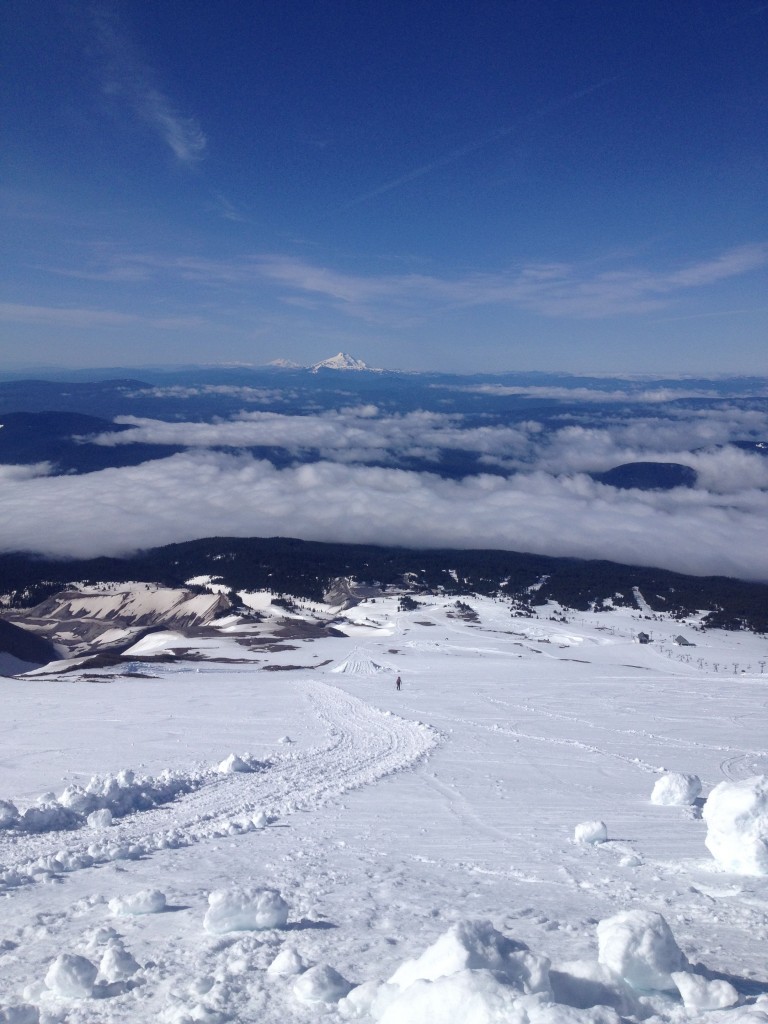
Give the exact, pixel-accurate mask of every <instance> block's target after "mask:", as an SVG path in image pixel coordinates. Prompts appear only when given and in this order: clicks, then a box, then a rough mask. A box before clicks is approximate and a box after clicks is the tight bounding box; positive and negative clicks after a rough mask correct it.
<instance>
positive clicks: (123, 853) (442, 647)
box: [0, 592, 768, 1024]
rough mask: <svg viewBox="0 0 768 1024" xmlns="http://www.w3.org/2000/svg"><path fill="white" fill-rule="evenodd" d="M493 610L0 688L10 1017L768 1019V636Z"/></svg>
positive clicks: (137, 661)
mask: <svg viewBox="0 0 768 1024" xmlns="http://www.w3.org/2000/svg"><path fill="white" fill-rule="evenodd" d="M161 596H162V595H161ZM150 597H151V598H152V601H153V602H154V601H155V600H156V595H154V594H149V593H148V595H147V600H149V598H150ZM72 600H75V598H72ZM77 600H80V601H84V602H88V604H89V608H90V609H91V611H93V608H94V607H100V606H99V604H98V602H99V597H98V595H97V594H96V593H90V592H88V593H86V592H83V593H82V594H81V595H80V596H79V597H77ZM206 600H207V598H206ZM470 600H471V607H472V610H473V611H474V612H475V613H476V618H474V619H473V618H472V617H468V618H457V617H455V615H454V614H452V612H454V611H455V599H451V600H449V599H448V598H445V599H442V598H429V597H423V596H420V598H419V602H420V607H419V608H418V610H417V611H415V612H404V611H400V610H399V609H398V602H397V599H396V598H394V597H393V598H391V599H390V598H377V599H376V600H375V601H368V602H364V603H362V604H360V605H358V606H357V607H355V608H354V609H350V610H349V612H348V613H340V612H339V610H338V608H337V609H334V610H333V611H332V612H331V611H328V610H326V611H325V612H324V611H323V609H322V608H319V607H318V608H315V609H314V610H308V609H302V615H303V616H304V618H303V619H300V618H299V617H298V616H297V618H296V621H297V623H298V627H300V628H298V627H297V632H296V636H295V638H294V637H292V636H290V635H289V633H287V632H286V627H285V621H286V620H285V618H284V616H283V611H279V613H278V612H275V621H276V616H277V614H279V615H280V621H281V625H280V630H281V632H280V633H279V635H278V634H275V635H273V636H271V635H270V633H269V630H270V629H271V628H272V627H271V625H270V623H271V620H270V616H271V615H273V612H272V611H271V610H270V609H271V608H272V605H271V603H270V600H269V595H263V599H262V598H260V607H261V608H262V609H263V616H262V618H261V619H260V620H259V621H258V622H256V623H253V624H251V625H249V624H248V623H238V622H237V621H234V620H232V621H230V620H227V623H226V624H225V625H222V626H221V629H220V632H219V634H217V633H216V630H215V629H213V628H211V629H208V631H207V632H206V633H205V636H203V637H197V638H195V637H191V636H187V637H183V636H182V634H181V633H177V632H174V631H173V627H172V628H171V629H169V628H168V627H167V626H166V627H165V632H164V635H161V636H158V634H154V636H155V639H154V640H152V639H151V636H152V635H150V636H148V637H147V642H146V643H144V644H143V646H140V647H138V649H137V646H138V645H134V648H133V650H132V652H131V653H130V655H129V656H128V659H127V660H126V663H125V665H117V666H115V667H113V668H105V669H93V668H90V669H88V670H87V671H86V670H85V669H84V670H83V671H82V672H80V673H78V672H77V671H74V672H72V671H70V672H68V673H66V674H63V675H61V676H57V675H56V671H57V668H56V666H52V667H51V668H50V670H49V671H48V672H47V673H44V674H40V673H38V674H36V675H34V676H27V677H25V678H23V679H0V699H1V700H2V708H3V725H4V728H3V746H2V752H1V753H0V901H1V902H0V905H1V906H2V914H0V1022H2V1024H10V1022H13V1024H129V1022H130V1024H192V1022H205V1024H228V1022H232V1024H256V1022H258V1024H309V1022H310V1021H311V1022H314V1021H317V1020H322V1021H327V1022H328V1024H334V1022H343V1021H360V1022H362V1024H372V1022H379V1024H443V1022H445V1024H510V1022H513V1024H620V1022H622V1021H624V1022H626V1021H631V1022H638V1024H639V1022H641V1021H648V1022H649V1024H687V1022H691V1024H694V1022H695V1024H700V1022H701V1021H702V1019H706V1020H709V1021H711V1024H761V1022H764V1021H765V1019H766V1016H768V969H766V960H765V948H766V943H767V942H768V865H767V864H766V861H765V859H764V858H765V857H766V849H767V847H766V841H767V836H766V833H767V831H768V829H767V828H766V820H767V818H768V813H767V810H766V802H767V800H768V781H766V775H768V751H766V741H765V719H764V713H763V712H764V705H765V702H766V690H767V688H768V672H766V671H765V668H766V653H767V651H768V648H767V647H766V641H765V638H761V637H756V636H753V635H750V634H747V633H743V632H742V633H722V632H718V631H709V632H700V631H698V630H697V628H696V627H697V618H696V616H693V617H692V618H691V620H690V621H689V622H685V623H681V622H679V621H676V620H666V619H665V618H664V617H663V616H658V615H656V616H655V617H654V618H653V619H652V620H650V621H649V615H650V611H649V609H648V608H647V605H646V606H645V607H644V602H641V601H639V600H638V601H637V605H638V607H637V608H635V609H623V608H617V609H614V610H612V611H600V612H596V613H594V612H589V613H586V612H585V613H573V612H570V611H567V610H566V611H565V612H564V611H563V609H561V608H559V607H545V608H542V609H540V611H539V616H538V618H530V617H519V616H518V615H517V614H516V613H515V612H514V611H513V610H512V609H511V608H510V606H509V605H508V604H505V603H504V602H502V601H493V600H490V599H479V598H471V599H470ZM83 607H85V605H84V606H83ZM105 613H106V608H105ZM174 614H175V612H174ZM324 614H325V615H326V616H327V617H328V619H329V620H330V617H331V616H332V623H333V626H334V634H331V635H329V634H327V633H325V634H324V633H323V631H322V630H316V631H315V632H316V633H317V635H316V636H315V634H314V633H313V632H312V630H311V629H310V628H308V627H311V626H312V622H313V621H314V620H313V617H314V619H316V620H317V621H318V622H319V623H320V624H322V616H323V615H324ZM345 615H346V618H345ZM564 619H565V620H567V621H563V620H564ZM158 624H159V626H160V629H161V630H162V628H163V624H162V622H159V623H158ZM681 629H685V632H686V635H689V634H691V635H695V637H696V648H695V650H693V651H691V650H686V649H681V648H680V647H678V646H676V645H675V643H674V638H675V636H677V635H678V634H679V633H680V631H681ZM232 630H235V631H237V632H231V631H232ZM249 630H250V632H249ZM640 631H643V632H647V633H649V634H650V635H651V642H650V643H649V644H642V645H641V644H638V643H637V635H638V633H639V632H640ZM225 633H226V635H224V634H225ZM345 634H346V635H345ZM234 636H236V637H241V636H242V637H245V639H246V641H247V640H248V639H249V637H253V638H255V641H257V642H256V643H255V646H254V648H253V650H249V649H248V648H247V647H241V648H240V649H241V650H242V651H244V656H245V657H247V658H248V659H249V660H247V661H242V662H235V661H234V660H233V657H232V653H233V651H236V650H237V646H238V642H237V641H236V640H233V639H232V637H234ZM350 636H354V639H353V640H350V639H349V637H350ZM219 637H221V639H219ZM139 643H142V642H141V641H140V642H139ZM354 645H357V646H354ZM169 649H172V650H173V651H174V652H175V656H174V657H173V658H172V659H169V657H168V655H167V653H166V652H167V651H168V650H169ZM186 650H190V651H191V650H194V659H192V657H191V655H190V656H189V657H190V660H185V657H187V655H185V653H184V652H185V651H186ZM217 658H218V659H221V660H219V661H217ZM341 666H344V668H343V670H342V671H334V669H338V668H340V667H341ZM397 676H400V677H401V680H402V689H401V690H400V691H397V690H396V688H395V679H396V678H397ZM289 737H290V742H289ZM673 769H674V770H673ZM681 780H683V781H681ZM692 780H699V781H700V785H701V791H700V793H701V795H700V796H699V791H698V790H697V787H696V781H692ZM662 784H663V785H662ZM657 787H658V793H657V792H656V790H657ZM694 790H696V792H695V793H694ZM652 793H656V796H652V795H651V794H652ZM661 796H663V799H661ZM657 797H658V798H659V799H657ZM705 798H706V804H704V808H703V812H702V811H701V809H700V808H701V805H702V803H703V801H704V799H705ZM579 830H582V832H583V834H582V836H581V839H580V841H574V840H576V839H579Z"/></svg>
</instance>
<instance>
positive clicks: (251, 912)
mask: <svg viewBox="0 0 768 1024" xmlns="http://www.w3.org/2000/svg"><path fill="white" fill-rule="evenodd" d="M208 904H209V906H208V910H207V911H206V913H205V918H204V919H203V926H204V928H205V930H206V931H207V932H211V933H212V934H214V935H222V934H224V933H225V932H239V931H258V930H260V929H264V928H282V927H283V926H284V925H285V924H286V922H287V921H288V904H287V903H286V902H285V900H284V899H283V897H282V896H281V895H280V893H279V892H278V891H277V890H276V889H217V890H216V891H214V892H212V893H211V894H210V895H209V897H208Z"/></svg>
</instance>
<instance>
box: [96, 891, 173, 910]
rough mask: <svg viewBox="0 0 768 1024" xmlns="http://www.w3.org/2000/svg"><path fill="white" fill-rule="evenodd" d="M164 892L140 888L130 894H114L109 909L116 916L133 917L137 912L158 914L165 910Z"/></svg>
mask: <svg viewBox="0 0 768 1024" xmlns="http://www.w3.org/2000/svg"><path fill="white" fill-rule="evenodd" d="M165 903H166V900H165V893H164V892H160V890H159V889H142V890H141V891H140V892H135V893H133V895H131V896H115V897H114V898H113V899H111V900H110V901H109V904H108V906H109V909H110V911H111V913H113V914H114V915H115V916H116V917H135V916H138V915H139V914H159V913H161V911H163V910H165Z"/></svg>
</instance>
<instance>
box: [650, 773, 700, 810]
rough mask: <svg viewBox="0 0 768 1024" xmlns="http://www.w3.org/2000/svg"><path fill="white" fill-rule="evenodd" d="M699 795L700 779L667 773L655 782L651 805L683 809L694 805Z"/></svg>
mask: <svg viewBox="0 0 768 1024" xmlns="http://www.w3.org/2000/svg"><path fill="white" fill-rule="evenodd" d="M700 793H701V779H700V778H699V777H698V775H685V774H684V773H683V772H668V773H667V774H666V775H662V776H661V778H660V779H657V780H656V785H655V786H654V787H653V792H652V793H651V803H652V804H659V805H660V806H662V807H685V806H688V805H690V804H692V803H695V802H696V798H697V797H698V795H699V794H700Z"/></svg>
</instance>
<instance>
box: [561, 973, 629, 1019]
mask: <svg viewBox="0 0 768 1024" xmlns="http://www.w3.org/2000/svg"><path fill="white" fill-rule="evenodd" d="M549 979H550V981H551V983H552V991H553V992H554V997H555V1002H557V1003H565V1004H566V1005H567V1006H571V1007H575V1008H576V1009H579V1010H587V1009H589V1008H590V1007H592V1006H610V1007H611V1008H612V1009H614V1010H615V1011H616V1012H617V1013H619V1014H621V1016H622V1017H635V1018H637V1019H638V1020H642V1019H643V1017H645V1016H646V1015H647V1014H646V1012H645V1011H644V1008H643V1006H642V1005H641V1003H640V1000H639V997H638V995H637V993H636V992H635V990H634V989H633V988H630V986H629V985H628V984H627V983H626V981H624V979H623V978H622V977H620V976H619V975H618V974H616V972H615V971H612V970H611V969H610V967H606V966H605V964H598V963H595V961H593V960H571V961H568V962H567V963H563V964H558V965H557V969H556V970H554V969H553V970H551V971H550V973H549Z"/></svg>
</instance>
